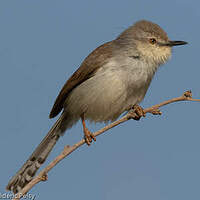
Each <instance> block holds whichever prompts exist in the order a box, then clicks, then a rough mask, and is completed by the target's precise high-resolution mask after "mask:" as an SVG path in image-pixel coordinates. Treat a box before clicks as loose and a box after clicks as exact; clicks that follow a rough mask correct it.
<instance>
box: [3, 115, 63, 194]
mask: <svg viewBox="0 0 200 200" xmlns="http://www.w3.org/2000/svg"><path fill="white" fill-rule="evenodd" d="M62 118H63V117H62V115H61V116H60V118H59V119H58V120H57V121H56V122H55V124H54V125H53V126H52V128H51V129H50V131H49V132H48V133H47V135H46V136H45V137H44V139H43V140H42V141H41V143H40V144H39V145H38V147H37V148H36V149H35V151H34V152H33V153H32V155H31V156H30V157H29V159H28V160H27V161H26V162H25V163H24V165H23V166H22V168H21V169H20V170H19V171H18V172H17V174H16V175H15V176H13V177H12V179H11V180H10V181H9V183H8V185H7V187H6V189H7V190H11V191H13V193H17V192H19V191H20V190H21V189H22V188H24V186H25V185H26V184H28V183H29V182H30V181H31V180H32V179H33V177H34V175H35V173H36V172H37V170H38V169H39V168H40V166H41V165H42V164H43V163H44V161H45V160H46V158H47V156H48V155H49V153H50V152H51V150H52V148H53V147H54V145H55V144H56V142H57V141H58V139H59V137H60V126H61V122H62Z"/></svg>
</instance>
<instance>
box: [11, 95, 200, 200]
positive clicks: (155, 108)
mask: <svg viewBox="0 0 200 200" xmlns="http://www.w3.org/2000/svg"><path fill="white" fill-rule="evenodd" d="M178 101H200V99H193V98H192V92H191V91H186V92H184V94H183V95H182V96H180V97H176V98H173V99H169V100H166V101H164V102H162V103H160V104H156V105H154V106H151V107H149V108H146V109H144V110H143V111H144V114H146V113H151V114H153V115H161V112H160V110H159V108H160V107H162V106H165V105H167V104H170V103H174V102H178ZM135 117H136V113H135V112H134V110H130V111H129V112H128V113H127V114H126V115H125V116H123V117H122V118H120V119H119V120H117V121H115V122H113V123H111V124H109V125H107V126H105V127H104V128H102V129H100V130H98V131H96V132H95V133H93V134H94V136H98V135H101V134H102V133H104V132H105V131H107V130H109V129H111V128H113V127H115V126H117V125H119V124H121V123H123V122H126V121H128V120H130V119H134V118H135ZM83 144H85V139H82V140H81V141H79V142H78V143H76V144H74V145H73V146H69V145H67V146H65V147H64V150H63V151H62V152H61V153H60V155H58V156H57V157H56V158H55V159H54V160H53V161H52V162H51V163H50V164H49V165H47V166H46V167H45V168H44V169H43V170H42V171H40V173H39V174H38V175H37V176H36V177H35V178H33V180H32V181H31V182H30V183H28V184H27V185H26V186H25V187H24V188H23V189H22V190H21V191H20V192H18V194H19V196H22V195H24V194H26V193H27V192H28V191H29V190H30V189H31V188H32V187H33V186H34V185H36V184H37V183H39V182H41V181H46V180H47V174H48V172H49V171H50V170H51V169H52V168H53V167H55V165H57V164H58V163H59V162H60V161H61V160H62V159H64V158H65V157H67V156H68V155H69V154H71V153H72V152H73V151H75V150H76V149H77V148H79V147H80V146H82V145H83ZM16 196H17V194H16ZM17 199H20V198H14V199H13V200H17Z"/></svg>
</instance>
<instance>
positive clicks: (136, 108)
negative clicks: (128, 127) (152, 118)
mask: <svg viewBox="0 0 200 200" xmlns="http://www.w3.org/2000/svg"><path fill="white" fill-rule="evenodd" d="M133 112H134V113H135V116H134V117H133V119H134V120H140V118H141V117H145V116H146V115H145V112H144V109H143V108H142V107H141V106H139V105H137V104H136V105H134V106H133Z"/></svg>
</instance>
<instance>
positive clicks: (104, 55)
mask: <svg viewBox="0 0 200 200" xmlns="http://www.w3.org/2000/svg"><path fill="white" fill-rule="evenodd" d="M111 55H112V43H111V42H107V43H105V44H103V45H101V46H99V47H98V48H96V49H95V50H94V51H93V52H92V53H91V54H89V56H88V57H87V58H86V59H85V60H84V61H83V63H82V64H81V66H80V67H79V68H78V69H77V70H76V71H75V72H74V74H73V75H72V76H71V77H70V78H69V79H68V80H67V82H66V83H65V85H64V86H63V88H62V90H61V91H60V93H59V95H58V97H57V98H56V101H55V103H54V105H53V108H52V110H51V112H50V115H49V117H50V118H53V117H55V116H56V115H58V114H59V113H60V111H61V110H62V109H63V105H64V102H65V100H66V98H67V96H68V95H69V93H70V92H71V91H72V90H73V89H74V88H75V87H76V86H77V85H79V84H81V83H82V82H84V81H85V80H87V79H88V78H90V77H91V76H92V75H94V73H95V72H96V71H97V70H98V69H99V68H100V67H101V66H102V65H104V64H105V63H106V62H107V61H108V59H109V58H110V57H111Z"/></svg>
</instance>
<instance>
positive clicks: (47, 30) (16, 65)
mask: <svg viewBox="0 0 200 200" xmlns="http://www.w3.org/2000/svg"><path fill="white" fill-rule="evenodd" d="M199 6H200V3H199V1H197V0H193V1H186V0H173V1H172V0H170V1H167V3H166V2H164V1H158V0H152V1H151V2H148V1H144V0H140V1H132V0H130V1H128V0H124V1H114V0H110V1H106V0H101V1H96V0H93V1H92V0H90V1H89V0H84V1H77V0H74V1H64V0H56V1H55V0H54V1H52V0H34V1H33V0H29V1H27V0H18V1H14V0H1V1H0V66H1V68H0V90H1V104H0V110H1V115H0V118H1V140H0V155H1V172H0V177H1V178H0V192H1V193H5V192H6V191H5V186H6V184H7V182H8V180H9V179H10V178H11V176H12V175H13V174H14V173H15V172H16V171H17V170H18V169H19V168H20V167H21V165H22V164H23V163H24V161H25V160H26V159H27V158H28V156H29V155H30V154H31V153H32V151H33V149H34V148H35V147H36V146H37V144H39V142H40V140H41V139H42V138H43V136H44V135H45V134H46V132H47V131H48V130H49V128H50V127H51V125H52V124H53V122H54V121H55V119H53V120H50V119H48V115H49V112H50V109H51V107H52V105H53V103H54V100H55V98H56V96H57V94H58V92H59V90H60V89H61V87H62V86H63V84H64V83H65V81H66V80H67V79H68V78H69V77H70V75H71V74H72V73H73V72H74V71H75V70H76V69H77V68H78V67H79V65H80V64H81V62H82V61H83V60H84V58H85V57H86V56H87V55H88V54H89V53H90V52H91V51H92V50H94V49H95V48H96V47H97V46H99V45H100V44H102V43H104V42H107V41H110V40H112V39H114V38H115V37H116V36H117V35H118V34H119V33H120V32H122V31H123V30H124V29H125V28H127V27H128V26H130V25H132V24H133V23H134V22H136V21H137V20H140V19H148V20H151V21H153V22H155V23H158V24H159V25H160V26H161V27H163V28H164V29H165V30H166V32H167V33H168V35H169V37H170V39H172V40H185V41H188V42H189V45H187V46H181V47H176V48H174V50H173V56H172V59H171V60H170V61H169V62H168V63H167V64H166V65H164V66H162V67H161V68H160V69H159V71H158V72H157V74H156V76H155V78H154V80H153V82H152V84H151V86H150V88H149V90H148V93H147V95H146V97H145V99H144V101H143V102H142V104H141V105H142V106H143V107H148V106H151V105H153V104H156V103H159V102H161V101H163V100H166V99H168V98H172V97H176V96H179V95H181V94H182V93H183V92H184V91H185V90H188V89H191V90H192V91H193V95H194V97H195V98H200V86H199V74H200V66H199V45H200V44H199V35H200V26H199V23H200V22H199V19H200V13H199ZM199 109H200V104H199V103H192V102H180V103H176V104H171V105H169V106H166V107H164V108H163V109H162V112H163V115H162V116H151V115H147V117H146V118H145V119H142V120H141V121H139V122H138V121H129V122H127V123H124V124H123V125H120V126H118V127H117V128H114V129H112V130H110V131H109V132H108V133H107V134H104V135H102V136H100V137H98V138H97V142H96V143H95V144H93V145H91V147H87V146H83V147H82V148H80V149H79V150H77V151H76V152H74V153H73V154H72V155H71V156H69V157H68V158H67V159H65V160H64V161H62V162H61V163H60V164H59V165H58V166H56V167H55V168H54V169H53V170H52V171H51V172H50V173H49V180H48V181H47V182H45V183H40V184H38V185H37V186H36V187H34V188H33V189H32V190H31V191H30V193H31V194H33V195H36V198H37V199H55V198H56V199H67V198H68V199H80V198H83V199H86V198H87V199H88V200H90V199H91V200H93V199H95V200H102V199H105V200H111V199H115V200H121V199H137V200H146V199H148V200H168V199H170V200H177V199H182V200H188V199H199V198H200V194H199V180H200V173H199V168H200V160H199V153H200V146H199V140H200V135H199V112H198V111H199ZM88 125H89V124H88ZM102 126H103V124H97V125H89V127H90V129H91V130H93V131H94V130H98V129H99V128H100V127H102ZM82 135H83V134H82V128H81V126H80V123H78V124H77V125H76V126H75V127H73V128H72V129H71V130H69V131H68V132H67V133H66V134H65V136H64V137H63V138H62V139H61V140H60V141H59V142H58V144H57V145H56V147H55V149H54V151H53V152H52V154H51V155H50V157H49V159H48V160H47V163H48V162H49V161H50V160H52V159H53V158H54V157H55V156H56V155H57V154H59V152H61V150H62V149H63V147H64V146H65V145H67V144H69V145H71V144H73V143H75V142H77V141H79V140H80V139H81V138H82Z"/></svg>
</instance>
